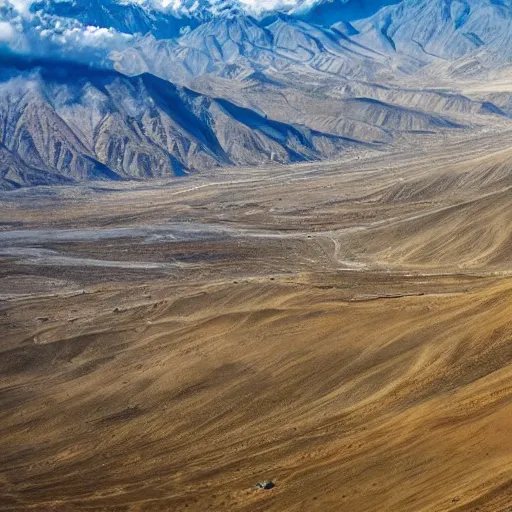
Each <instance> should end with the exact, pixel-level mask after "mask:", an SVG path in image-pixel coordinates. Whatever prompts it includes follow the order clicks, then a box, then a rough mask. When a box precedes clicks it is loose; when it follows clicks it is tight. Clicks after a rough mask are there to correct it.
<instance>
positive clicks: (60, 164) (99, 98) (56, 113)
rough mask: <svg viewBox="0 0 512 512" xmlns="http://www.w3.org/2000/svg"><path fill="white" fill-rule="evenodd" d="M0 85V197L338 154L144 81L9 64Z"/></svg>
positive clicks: (321, 140)
mask: <svg viewBox="0 0 512 512" xmlns="http://www.w3.org/2000/svg"><path fill="white" fill-rule="evenodd" d="M32 68H33V69H35V71H34V70H33V69H32ZM1 78H2V80H1V83H0V92H1V97H2V101H0V148H1V150H2V160H1V165H0V173H1V176H2V178H1V179H0V186H1V187H3V188H12V187H14V186H17V185H24V184H27V183H33V184H43V183H53V182H66V181H71V180H90V179H123V178H150V177H162V176H170V175H182V174H184V173H186V172H189V171H194V170H205V169H208V168H212V167H215V166H219V165H234V164H235V165H257V164H262V163H265V162H271V161H272V162H281V163H287V162H293V161H301V160H313V159H318V158H322V157H327V156H331V155H333V154H336V153H338V152H339V151H341V150H342V149H343V147H344V146H346V145H347V143H346V142H345V140H344V139H343V138H342V137H337V136H334V135H331V134H325V133H321V132H319V131H315V130H311V129H307V128H305V127H300V126H292V125H290V124H286V123H282V122H277V121H272V120H269V119H266V118H265V117H264V116H263V115H261V114H258V113H257V112H255V111H253V110H250V109H248V108H242V107H239V106H237V105H235V104H234V103H231V102H229V101H227V100H223V99H215V98H210V97H207V96H203V95H200V94H197V93H194V92H192V91H190V90H188V89H186V88H180V87H177V86H175V85H173V84H171V83H170V82H167V81H164V80H161V79H159V78H156V77H154V76H152V75H149V74H145V75H141V76H137V77H132V78H130V77H126V76H124V75H121V74H119V73H115V72H111V71H99V70H95V69H91V68H88V67H85V66H78V65H71V64H68V65H67V66H62V65H58V64H55V63H44V62H38V63H26V62H21V63H20V62H12V61H11V62H10V67H9V68H4V69H3V71H2V77H1ZM39 171H41V179H37V172H39Z"/></svg>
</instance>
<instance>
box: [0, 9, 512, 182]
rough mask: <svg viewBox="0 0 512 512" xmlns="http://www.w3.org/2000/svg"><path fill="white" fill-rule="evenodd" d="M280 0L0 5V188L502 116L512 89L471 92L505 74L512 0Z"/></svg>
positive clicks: (230, 158)
mask: <svg viewBox="0 0 512 512" xmlns="http://www.w3.org/2000/svg"><path fill="white" fill-rule="evenodd" d="M284 4H286V5H284V6H281V7H280V8H277V9H263V8H260V9H259V10H255V9H249V8H242V4H240V3H237V2H203V3H188V4H187V3H182V4H180V5H181V10H178V9H177V8H176V5H177V4H176V5H174V7H173V8H167V9H163V8H162V7H161V6H160V7H158V6H157V5H156V4H154V3H150V2H142V3H140V2H139V3H131V2H116V1H114V0H106V1H99V0H87V1H83V2H82V1H81V2H78V1H70V0H69V1H68V0H63V1H62V0H61V1H52V0H44V1H38V2H32V3H30V4H24V5H25V7H26V8H25V10H24V11H21V10H20V7H19V5H18V4H12V3H9V2H4V3H2V4H0V59H1V60H2V69H1V73H0V89H1V96H0V188H3V189H12V188H17V187H20V186H24V185H41V184H55V183H57V184H59V183H72V182H76V181H84V180H95V179H116V180H117V179H134V178H135V179H144V178H150V177H166V176H180V175H185V174H187V173H190V172H207V171H208V170H209V169H212V168H214V167H217V166H230V165H243V166H256V165H261V164H269V163H271V164H279V163H281V164H286V163H292V162H300V161H311V160H320V159H325V158H334V157H337V156H339V155H341V154H342V153H343V152H344V151H354V152H357V151H372V150H377V149H381V148H383V147H387V146H389V145H393V144H401V143H406V142H407V141H409V140H411V138H413V137H414V136H418V135H420V136H422V135H425V134H442V133H444V132H447V133H452V132H456V131H460V130H466V129H477V128H480V127H485V126H489V125H493V126H494V125H496V124H498V125H499V123H501V122H508V120H509V118H510V116H511V115H512V96H511V94H510V93H509V92H508V91H507V90H505V89H504V90H496V91H493V93H492V94H491V93H482V92H478V93H475V92H474V91H472V89H471V87H468V86H467V85H468V84H470V83H471V81H473V80H476V79H478V80H479V81H480V82H485V81H486V80H495V79H497V78H500V77H501V78H503V77H507V76H508V75H509V72H510V70H511V69H512V68H511V67H510V66H511V63H512V44H511V40H510V38H511V34H512V1H511V0H428V1H427V0H402V1H392V0H378V1H377V0H375V1H371V0H348V1H340V0H338V1H326V2H316V3H311V2H308V3H305V4H302V3H301V4H298V5H297V6H296V7H295V8H293V6H292V5H291V4H290V3H286V2H285V3H284ZM244 5H246V6H247V5H248V4H244ZM171 7H172V6H171Z"/></svg>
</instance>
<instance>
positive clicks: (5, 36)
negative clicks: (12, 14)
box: [0, 21, 16, 43]
mask: <svg viewBox="0 0 512 512" xmlns="http://www.w3.org/2000/svg"><path fill="white" fill-rule="evenodd" d="M15 37H16V30H14V27H13V26H12V25H11V24H10V23H9V22H7V21H0V42H2V43H10V42H11V41H13V40H14V38H15Z"/></svg>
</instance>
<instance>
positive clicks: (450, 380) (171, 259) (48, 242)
mask: <svg viewBox="0 0 512 512" xmlns="http://www.w3.org/2000/svg"><path fill="white" fill-rule="evenodd" d="M511 137H512V131H511V129H510V126H508V125H507V126H504V127H503V129H501V128H500V129H499V130H498V129H497V130H495V131H494V132H492V133H480V134H476V133H472V134H470V135H468V134H463V135H461V137H460V140H456V139H450V140H449V141H447V140H443V139H442V137H441V136H438V135H431V136H429V135H425V136H424V137H423V142H422V146H421V147H419V146H415V145H414V141H411V142H410V143H409V144H408V145H407V146H406V149H404V147H396V148H395V149H394V150H390V151H386V152H379V151H377V150H372V151H366V152H364V153H363V152H361V153H358V152H354V153H353V154H350V153H349V154H347V155H346V156H345V157H344V158H343V159H342V160H340V161H335V162H330V163H315V164H300V165H294V166H274V167H267V168H261V169H245V170H244V169H236V170H234V169H230V170H224V171H216V173H215V174H214V175H212V176H210V177H209V178H208V180H206V179H204V178H201V177H188V178H183V179H180V180H175V181H173V182H161V183H155V182H152V183H145V184H140V183H135V184H133V183H132V184H96V185H94V184H93V185H89V186H83V187H62V188H37V189H22V190H19V191H15V192H9V193H3V194H2V195H1V196H0V208H1V209H2V212H3V215H2V222H1V231H0V294H1V299H2V302H1V303H0V322H1V332H2V346H1V350H2V352H1V354H0V375H1V386H0V410H1V411H2V416H1V418H0V468H1V473H0V509H1V510H5V511H56V512H61V511H72V510H90V511H101V510H109V511H110V510H113V511H185V510H187V511H189V510H190V511H200V512H202V511H207V510H210V511H219V512H220V511H226V512H228V511H251V512H252V511H263V510H275V511H314V510H318V511H327V510H336V511H347V512H362V511H368V512H373V511H396V512H398V511H407V512H410V511H418V512H419V511H424V512H426V511H440V512H441V511H459V512H461V511H487V512H490V511H505V510H508V508H509V507H511V506H512V437H511V436H510V432H511V429H512V365H511V363H512V280H511V277H512V192H511V187H512V171H511V161H512V150H511V149H510V140H511ZM56 205H57V206H56ZM262 480H272V481H273V482H274V483H275V488H274V489H272V490H258V489H256V488H255V484H256V483H257V482H259V481H262Z"/></svg>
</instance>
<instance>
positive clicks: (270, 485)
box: [256, 480, 276, 491]
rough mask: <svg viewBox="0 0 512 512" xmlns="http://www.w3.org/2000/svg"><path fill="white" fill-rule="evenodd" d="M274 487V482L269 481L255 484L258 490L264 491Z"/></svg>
mask: <svg viewBox="0 0 512 512" xmlns="http://www.w3.org/2000/svg"><path fill="white" fill-rule="evenodd" d="M275 486H276V484H274V482H272V481H271V480H264V481H263V482H258V483H257V484H256V487H257V488H258V489H265V490H266V491H268V490H270V489H273V488H274V487H275Z"/></svg>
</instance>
